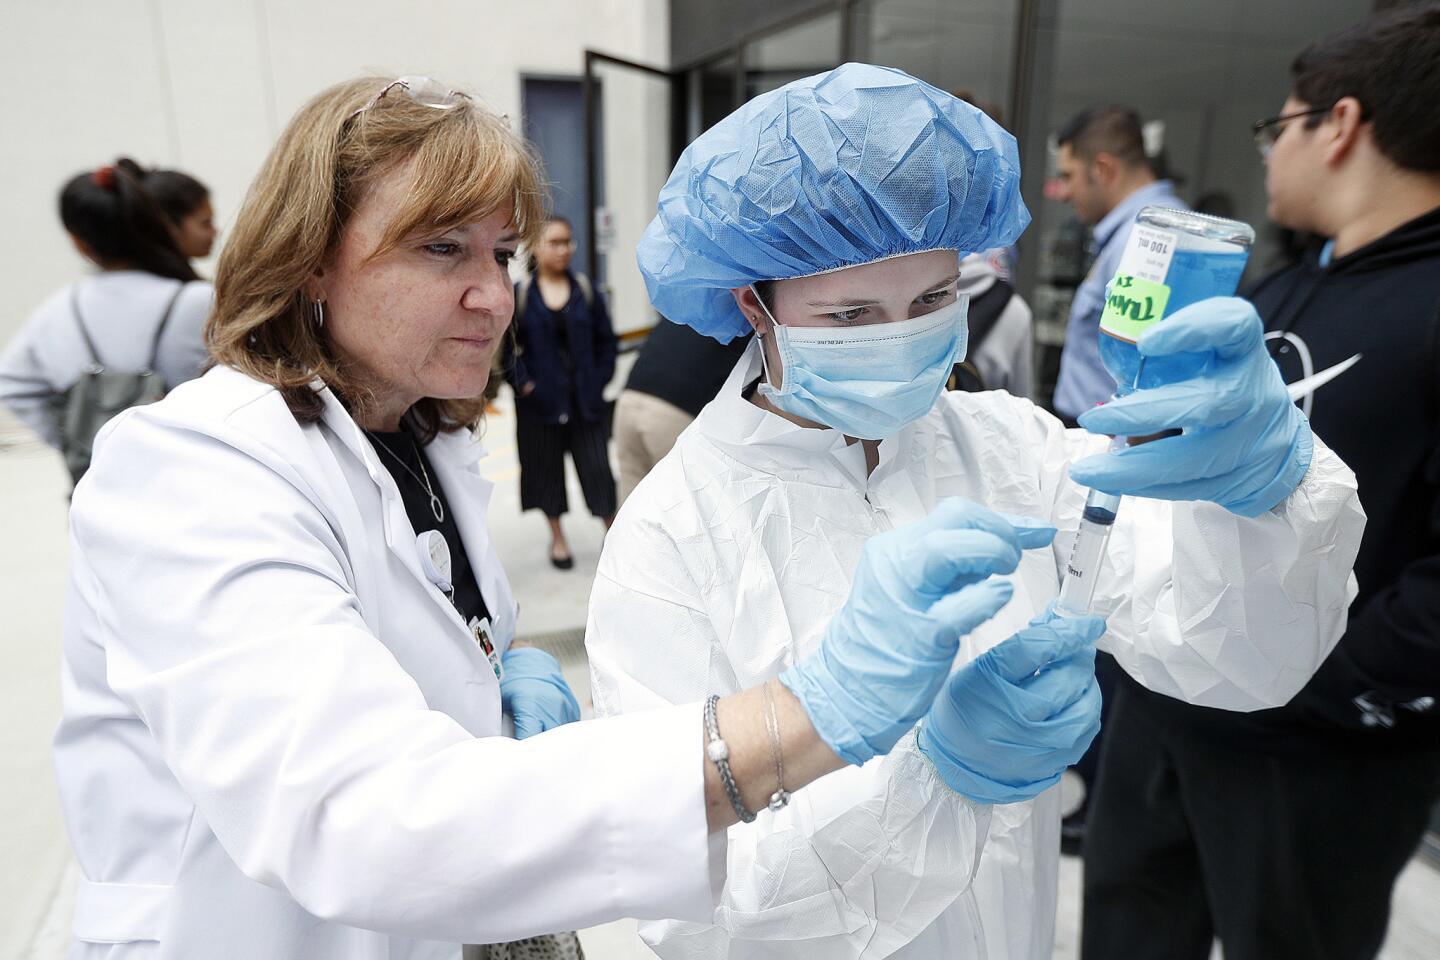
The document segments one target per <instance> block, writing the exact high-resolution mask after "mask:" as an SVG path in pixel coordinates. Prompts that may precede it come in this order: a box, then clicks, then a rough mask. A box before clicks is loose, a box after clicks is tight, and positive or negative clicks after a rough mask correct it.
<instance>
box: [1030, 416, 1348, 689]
mask: <svg viewBox="0 0 1440 960" xmlns="http://www.w3.org/2000/svg"><path fill="white" fill-rule="evenodd" d="M1042 416H1043V418H1044V421H1045V422H1044V424H1043V427H1042V429H1044V430H1045V432H1046V434H1047V436H1046V438H1045V441H1044V442H1045V444H1046V454H1045V456H1046V460H1047V462H1046V464H1045V465H1044V474H1045V476H1046V479H1047V482H1053V483H1054V484H1055V487H1054V490H1053V495H1054V503H1055V523H1056V525H1057V526H1058V527H1059V528H1060V530H1061V531H1062V532H1061V535H1060V536H1057V537H1056V540H1055V552H1056V559H1057V563H1058V564H1059V566H1060V569H1061V570H1062V571H1063V570H1064V567H1065V562H1066V560H1067V559H1068V556H1069V550H1070V545H1071V543H1072V542H1073V540H1074V531H1075V530H1076V528H1077V526H1078V523H1079V516H1080V511H1081V508H1082V507H1083V505H1084V501H1085V496H1086V492H1087V491H1086V490H1085V489H1083V488H1082V487H1080V486H1079V485H1078V484H1076V483H1074V482H1072V481H1071V480H1070V479H1069V464H1070V463H1072V462H1074V461H1075V460H1078V459H1080V458H1082V457H1085V456H1088V455H1090V454H1092V453H1099V452H1103V451H1104V449H1105V446H1106V442H1107V441H1106V439H1105V438H1104V437H1097V436H1094V435H1092V434H1089V433H1086V432H1085V431H1084V430H1078V429H1077V430H1069V431H1066V430H1063V429H1062V428H1061V426H1060V424H1059V423H1058V422H1057V421H1055V420H1054V418H1052V417H1049V416H1048V415H1042ZM1364 529H1365V513H1364V511H1363V510H1362V509H1361V506H1360V499H1359V496H1358V494H1357V488H1356V482H1355V475H1354V473H1352V472H1351V470H1350V468H1349V467H1347V466H1346V465H1345V464H1344V462H1343V461H1341V460H1340V458H1339V457H1337V456H1336V455H1335V454H1334V453H1333V452H1331V450H1330V449H1329V448H1328V447H1326V446H1325V444H1324V443H1322V442H1321V441H1320V438H1319V437H1316V438H1315V448H1314V455H1313V457H1312V459H1311V463H1310V469H1309V471H1308V472H1307V473H1306V474H1305V478H1304V479H1303V480H1302V481H1301V483H1300V486H1299V487H1297V488H1296V489H1295V491H1294V492H1293V493H1291V494H1290V496H1289V497H1288V498H1286V499H1285V501H1284V502H1282V503H1281V504H1280V505H1279V506H1277V507H1276V508H1275V509H1273V510H1271V511H1269V512H1268V513H1266V514H1264V515H1262V516H1260V517H1255V518H1253V519H1247V518H1245V517H1241V516H1238V515H1236V514H1233V513H1231V512H1230V511H1228V510H1226V509H1225V508H1223V507H1220V506H1218V505H1216V504H1213V503H1206V502H1175V503H1171V502H1167V501H1161V500H1147V499H1139V498H1134V497H1126V498H1125V500H1124V501H1123V502H1122V503H1121V505H1120V511H1119V515H1118V517H1117V520H1116V523H1115V528H1114V531H1113V533H1112V535H1111V538H1110V544H1109V550H1108V557H1107V560H1108V562H1107V563H1106V564H1105V566H1104V567H1103V568H1102V571H1101V574H1100V579H1099V584H1098V589H1097V591H1096V602H1095V607H1096V612H1098V613H1102V614H1104V615H1105V616H1106V619H1107V623H1108V626H1109V629H1108V631H1107V632H1106V635H1105V637H1104V639H1102V640H1101V642H1100V647H1101V649H1103V650H1106V651H1107V652H1109V653H1110V654H1112V655H1113V656H1114V657H1115V659H1116V660H1118V661H1119V662H1120V664H1121V666H1123V667H1124V668H1125V670H1126V672H1127V673H1129V674H1130V675H1131V676H1132V677H1134V678H1135V679H1136V680H1137V681H1138V682H1140V683H1141V684H1143V685H1144V686H1145V687H1147V688H1149V689H1151V690H1154V691H1155V692H1157V693H1161V694H1164V695H1166V696H1169V697H1174V698H1176V699H1179V700H1183V701H1185V702H1187V703H1194V704H1198V705H1200V706H1206V707H1218V708H1220V709H1224V710H1237V711H1250V710H1261V709H1265V708H1268V707H1277V706H1281V705H1283V704H1285V703H1287V702H1289V700H1290V698H1291V697H1293V696H1294V695H1295V694H1296V693H1298V692H1299V691H1300V689H1301V688H1302V687H1303V686H1304V685H1305V684H1306V682H1308V681H1309V679H1310V677H1311V676H1312V675H1313V674H1314V673H1315V671H1316V670H1318V669H1319V668H1320V664H1321V663H1322V662H1324V660H1325V658H1326V657H1327V656H1328V655H1329V653H1330V651H1331V649H1332V648H1333V647H1334V646H1335V644H1336V643H1337V642H1338V641H1339V639H1340V635H1341V634H1342V633H1344V632H1345V623H1346V616H1347V611H1348V608H1349V606H1350V601H1351V600H1352V599H1353V598H1354V596H1355V590H1356V585H1355V578H1354V575H1353V574H1352V573H1351V569H1352V567H1353V566H1354V562H1355V555H1356V553H1357V552H1358V550H1359V547H1360V535H1361V533H1362V532H1363V531H1364Z"/></svg>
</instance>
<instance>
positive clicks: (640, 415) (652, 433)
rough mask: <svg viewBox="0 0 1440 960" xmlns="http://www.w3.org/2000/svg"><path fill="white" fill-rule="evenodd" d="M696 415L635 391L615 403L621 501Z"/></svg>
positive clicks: (673, 443) (627, 393)
mask: <svg viewBox="0 0 1440 960" xmlns="http://www.w3.org/2000/svg"><path fill="white" fill-rule="evenodd" d="M694 419H695V418H694V417H692V416H690V414H689V413H687V412H685V411H684V410H681V409H680V408H679V407H677V406H675V405H674V404H670V403H666V402H665V401H664V400H661V399H660V398H659V397H652V396H650V394H648V393H640V392H639V391H636V390H626V391H624V392H623V393H621V394H620V399H619V400H617V401H616V402H615V456H616V459H617V460H618V461H619V464H620V504H621V505H622V506H623V505H624V504H625V498H626V497H628V496H630V491H632V490H634V489H635V486H636V485H637V484H638V483H639V482H640V481H641V480H642V479H644V477H645V474H647V473H649V472H650V469H651V468H652V467H654V466H655V464H657V463H659V462H660V460H661V458H662V457H664V456H665V454H667V453H669V452H670V448H671V447H673V446H675V441H676V439H678V438H679V436H680V434H681V433H683V432H684V430H685V428H686V427H688V426H690V423H691V421H693V420H694Z"/></svg>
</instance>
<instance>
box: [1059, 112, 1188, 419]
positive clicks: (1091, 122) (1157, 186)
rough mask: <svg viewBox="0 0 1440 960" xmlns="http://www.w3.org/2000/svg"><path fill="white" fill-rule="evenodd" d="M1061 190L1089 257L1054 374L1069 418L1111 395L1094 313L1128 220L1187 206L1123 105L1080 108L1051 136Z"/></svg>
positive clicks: (1100, 306) (1111, 384)
mask: <svg viewBox="0 0 1440 960" xmlns="http://www.w3.org/2000/svg"><path fill="white" fill-rule="evenodd" d="M1056 140H1057V141H1058V144H1059V148H1060V155H1059V158H1058V164H1057V165H1058V168H1059V180H1060V187H1061V196H1060V199H1062V200H1063V201H1064V202H1066V203H1068V204H1070V206H1072V207H1074V208H1075V215H1076V216H1077V217H1079V219H1080V222H1081V223H1083V224H1085V225H1086V226H1087V227H1090V228H1092V235H1093V237H1094V248H1093V249H1095V250H1096V251H1098V254H1097V256H1096V257H1095V262H1094V264H1093V265H1092V266H1091V268H1090V272H1089V273H1088V274H1086V276H1085V280H1084V282H1083V283H1081V284H1080V286H1079V288H1077V289H1076V291H1075V299H1074V300H1073V301H1071V304H1070V321H1069V323H1068V325H1067V326H1066V329H1065V349H1064V351H1063V352H1062V353H1061V354H1060V379H1059V381H1058V382H1057V383H1056V384H1055V400H1054V408H1055V412H1056V413H1058V414H1060V415H1061V416H1062V417H1064V418H1066V419H1067V420H1069V421H1070V422H1071V425H1072V426H1073V424H1074V420H1075V418H1076V417H1078V416H1080V414H1082V413H1084V412H1085V411H1086V410H1089V409H1090V408H1091V407H1093V406H1095V405H1096V404H1097V403H1103V402H1104V401H1106V400H1108V399H1110V395H1111V394H1112V393H1114V392H1115V381H1114V380H1112V379H1111V378H1110V374H1108V373H1106V372H1105V367H1104V365H1103V364H1102V363H1101V362H1100V345H1099V340H1098V337H1099V335H1100V334H1099V331H1100V312H1101V310H1102V309H1103V308H1104V306H1105V284H1106V283H1107V282H1108V281H1109V279H1110V275H1111V274H1113V273H1114V272H1115V267H1116V265H1117V264H1118V263H1119V262H1120V252H1121V250H1122V248H1123V247H1124V245H1125V238H1126V237H1127V236H1129V233H1130V223H1131V221H1133V220H1134V219H1135V214H1136V213H1138V212H1140V209H1141V208H1142V207H1146V206H1149V205H1151V204H1155V205H1158V206H1162V207H1176V208H1179V209H1187V208H1186V206H1185V202H1184V201H1183V200H1181V199H1180V198H1179V197H1178V196H1177V195H1176V194H1175V185H1174V184H1173V183H1171V182H1170V181H1169V180H1157V179H1156V178H1155V172H1154V169H1153V168H1152V167H1151V165H1150V161H1149V160H1148V159H1147V158H1146V156H1145V139H1144V136H1143V134H1142V133H1141V130H1140V117H1139V116H1138V115H1137V114H1136V113H1135V111H1134V110H1130V109H1128V108H1126V107H1098V108H1094V109H1090V110H1085V111H1082V112H1081V113H1080V114H1078V115H1077V116H1076V117H1075V118H1074V119H1072V120H1071V121H1070V122H1069V123H1067V124H1066V125H1065V126H1064V127H1063V128H1062V129H1061V131H1060V133H1059V134H1058V136H1057V137H1056Z"/></svg>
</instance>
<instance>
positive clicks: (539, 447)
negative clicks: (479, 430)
mask: <svg viewBox="0 0 1440 960" xmlns="http://www.w3.org/2000/svg"><path fill="white" fill-rule="evenodd" d="M574 255H575V231H574V229H573V228H572V227H571V226H570V221H568V220H566V219H565V218H564V217H554V216H552V217H550V218H549V219H547V220H546V221H545V223H544V225H543V226H542V227H541V230H540V240H539V242H538V243H536V245H535V254H534V256H533V257H532V258H531V268H530V269H531V273H530V276H528V277H526V278H525V279H524V280H522V281H520V283H519V284H518V285H516V287H515V336H514V339H513V340H512V341H511V342H510V343H509V344H507V353H506V356H505V360H504V369H505V378H506V379H507V380H508V381H509V382H510V386H511V387H513V388H514V389H515V445H516V448H517V450H518V453H519V456H520V509H522V510H537V509H538V510H540V511H542V512H543V513H544V514H545V518H546V519H547V520H548V521H549V522H550V562H551V563H552V564H554V565H555V566H556V567H557V568H558V569H561V570H569V569H570V568H571V567H572V566H574V565H575V560H574V558H573V557H572V556H571V554H570V546H569V544H567V543H566V542H565V532H564V530H562V529H561V528H560V518H561V517H562V516H563V515H564V514H565V511H566V509H567V508H568V506H569V504H568V502H567V498H566V496H565V452H566V451H567V450H568V451H569V452H570V457H571V459H572V460H574V461H575V472H576V473H577V474H579V475H580V489H581V490H582V491H584V494H585V504H586V506H588V507H589V508H590V512H591V513H592V514H594V515H595V516H597V517H599V518H600V519H601V520H603V521H604V522H605V527H606V529H609V527H610V523H611V521H612V520H614V519H615V509H616V501H615V475H614V474H613V473H611V471H610V455H609V451H608V447H607V445H608V443H609V440H610V429H609V424H608V422H607V417H606V413H605V398H604V396H603V395H602V394H603V391H604V389H605V385H606V384H607V383H609V382H610V378H611V377H612V376H614V375H615V354H616V347H617V344H616V340H615V331H614V330H613V329H612V328H611V326H610V312H609V310H607V309H606V307H605V298H604V297H603V296H601V294H600V293H599V291H597V290H596V289H595V288H594V287H593V286H592V285H591V283H590V279H589V278H588V277H586V276H585V275H584V274H582V273H577V272H575V271H573V270H571V269H570V258H571V257H573V256H574Z"/></svg>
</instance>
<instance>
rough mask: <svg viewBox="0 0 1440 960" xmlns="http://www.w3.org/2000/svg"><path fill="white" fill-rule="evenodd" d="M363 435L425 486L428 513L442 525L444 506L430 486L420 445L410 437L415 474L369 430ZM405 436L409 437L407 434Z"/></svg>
mask: <svg viewBox="0 0 1440 960" xmlns="http://www.w3.org/2000/svg"><path fill="white" fill-rule="evenodd" d="M365 435H366V436H367V437H369V438H370V439H371V440H372V441H373V442H374V443H375V445H376V446H377V447H379V448H380V449H381V450H384V451H385V452H386V453H388V454H390V459H392V460H394V461H395V462H396V463H398V464H400V466H401V467H403V468H404V470H405V472H406V473H408V474H410V476H412V477H414V478H415V479H416V480H419V481H420V482H421V483H423V484H424V485H425V492H426V493H428V494H429V495H430V512H431V514H433V515H434V517H435V522H436V523H444V522H445V505H444V504H443V503H441V502H440V496H439V494H437V493H436V492H435V488H434V487H432V486H431V485H430V471H429V470H426V469H425V455H424V454H422V453H421V452H420V444H418V443H415V438H414V437H410V442H411V443H412V444H414V446H415V455H416V459H417V460H418V461H419V462H420V473H416V472H415V471H414V470H412V469H411V468H410V464H408V463H406V462H405V461H404V460H402V459H401V458H400V456H399V455H398V454H397V453H396V452H395V451H394V450H391V449H390V448H389V447H388V446H387V445H386V444H385V441H383V440H381V439H380V438H379V437H377V436H375V434H373V433H371V432H370V431H369V430H366V431H365ZM407 436H409V435H408V434H407ZM422 474H423V476H422Z"/></svg>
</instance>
